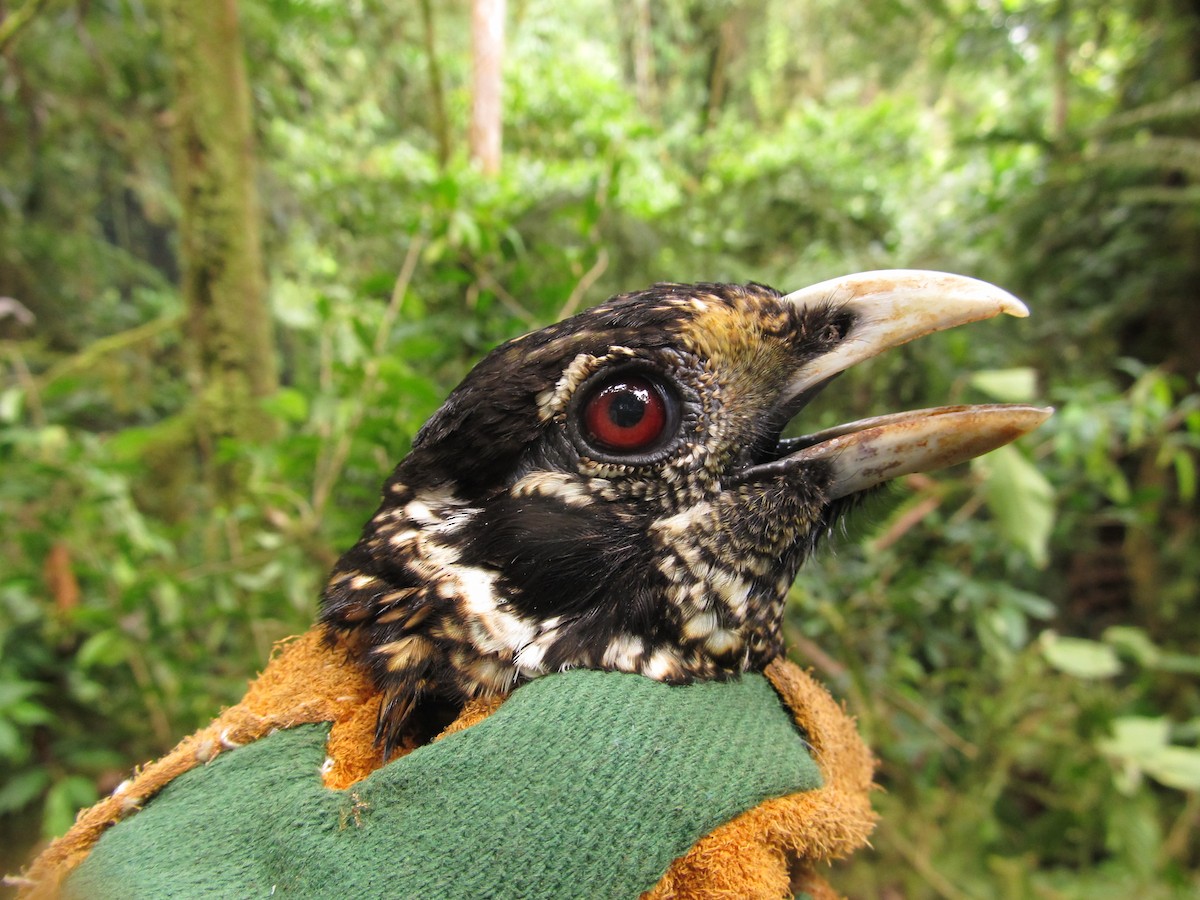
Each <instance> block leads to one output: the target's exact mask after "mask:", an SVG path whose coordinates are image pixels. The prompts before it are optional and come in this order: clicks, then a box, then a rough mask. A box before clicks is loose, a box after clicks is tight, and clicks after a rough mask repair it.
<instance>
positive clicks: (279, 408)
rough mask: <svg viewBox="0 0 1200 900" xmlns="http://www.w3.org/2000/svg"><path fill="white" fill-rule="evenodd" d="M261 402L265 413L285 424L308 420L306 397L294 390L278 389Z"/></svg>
mask: <svg viewBox="0 0 1200 900" xmlns="http://www.w3.org/2000/svg"><path fill="white" fill-rule="evenodd" d="M261 402H262V407H263V410H264V411H265V412H267V413H269V414H270V415H273V416H275V417H276V418H279V419H283V420H284V421H285V422H292V423H297V422H304V421H307V420H308V397H307V395H305V394H303V393H301V392H300V391H298V390H296V389H295V388H287V387H285V388H280V389H279V390H278V391H276V392H275V393H274V394H272V395H271V396H270V397H267V398H265V399H263V400H262V401H261Z"/></svg>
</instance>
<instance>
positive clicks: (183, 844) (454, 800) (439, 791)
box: [64, 670, 821, 900]
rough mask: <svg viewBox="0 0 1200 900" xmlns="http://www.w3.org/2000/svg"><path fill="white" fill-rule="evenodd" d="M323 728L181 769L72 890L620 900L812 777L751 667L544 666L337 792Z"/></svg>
mask: <svg viewBox="0 0 1200 900" xmlns="http://www.w3.org/2000/svg"><path fill="white" fill-rule="evenodd" d="M327 732H328V727H327V726H325V725H306V726H300V727H297V728H293V729H290V730H287V731H280V732H277V733H275V734H272V735H270V736H268V737H265V738H263V739H261V740H258V741H256V742H254V743H252V744H249V745H247V746H245V747H241V748H239V749H237V750H235V751H233V752H229V753H225V754H222V755H221V756H218V757H217V758H216V759H215V760H214V761H213V762H212V763H210V764H209V765H207V766H204V767H201V768H197V769H193V770H192V771H189V772H187V773H185V774H183V775H181V776H180V777H178V778H176V779H175V780H174V781H173V782H171V783H170V784H169V785H168V786H167V787H166V788H165V789H164V790H163V791H162V793H160V794H159V795H158V796H156V797H155V798H154V799H153V800H152V801H151V802H150V803H149V804H148V805H147V807H146V808H145V809H144V810H142V811H141V812H139V813H137V814H136V815H134V816H132V817H131V818H129V819H127V820H125V821H124V822H121V823H120V824H118V825H116V826H114V827H113V828H111V829H110V830H109V831H108V832H106V833H105V834H104V836H103V837H102V838H101V839H100V841H99V843H98V844H97V845H96V847H95V848H94V849H93V850H92V852H91V854H90V855H89V856H88V857H87V859H85V860H84V862H83V863H82V864H81V865H80V866H79V868H78V869H76V870H75V872H74V873H73V874H72V875H71V877H70V878H69V880H68V881H67V883H66V885H65V890H64V896H66V897H70V898H80V900H83V898H87V900H103V898H109V897H113V898H115V897H121V898H148V897H155V898H159V897H238V898H242V897H255V896H263V897H265V896H279V895H281V894H282V895H286V894H291V895H292V896H297V897H339V898H343V897H398V898H404V897H414V898H416V897H421V898H424V897H439V898H479V897H492V896H494V897H502V898H547V900H549V898H561V897H592V898H607V897H612V898H631V897H636V896H638V894H640V893H641V892H643V891H645V890H648V889H650V888H651V887H653V886H654V885H655V883H656V882H657V881H658V880H659V878H661V877H662V875H663V873H664V872H665V871H666V869H667V867H668V866H669V865H670V863H671V861H672V860H673V859H675V858H676V857H677V856H680V855H681V854H683V853H685V852H687V850H688V849H689V848H690V847H691V846H692V845H693V844H694V843H695V842H696V841H697V840H698V839H699V838H700V837H702V836H703V835H705V834H707V833H708V832H709V831H711V830H712V829H713V828H715V827H717V826H718V825H720V824H721V823H723V822H726V821H728V820H730V819H732V818H733V817H735V816H737V815H738V814H739V813H741V812H743V811H745V810H747V809H750V808H752V807H754V806H756V805H757V804H759V803H760V802H762V801H763V800H766V799H769V798H771V797H777V796H782V795H784V794H790V793H795V792H800V791H807V790H811V789H814V788H817V787H819V786H820V785H821V776H820V773H819V771H818V769H817V767H816V765H815V763H814V762H813V760H812V758H811V756H810V755H809V752H808V745H807V744H806V743H805V741H804V738H803V735H801V734H800V732H799V731H798V730H797V728H796V727H795V725H794V724H793V722H792V717H791V715H790V714H789V712H788V711H787V710H786V709H785V708H784V707H783V705H782V704H781V703H780V701H779V699H778V697H777V695H776V694H775V691H774V690H773V689H772V688H771V686H770V684H769V683H768V682H767V681H766V679H765V678H763V677H762V676H759V675H748V676H744V677H743V678H742V679H741V680H739V681H733V682H726V683H706V684H696V685H690V686H687V687H672V686H668V685H664V684H660V683H658V682H655V681H652V680H650V679H647V678H643V677H641V676H638V675H625V674H618V673H605V672H593V671H584V670H576V671H570V672H565V673H561V674H557V675H550V676H546V677H543V678H539V679H537V680H535V681H532V682H530V683H529V684H527V685H525V686H523V687H521V688H520V689H519V690H517V691H516V692H515V693H514V694H513V695H512V697H511V698H510V699H509V700H508V701H506V702H505V703H504V705H503V706H501V707H500V709H499V710H498V711H497V712H495V713H494V714H493V715H491V716H490V717H488V718H487V719H485V720H484V721H482V722H480V723H478V724H476V725H474V726H472V727H471V728H468V729H466V730H465V731H461V732H457V733H455V734H451V735H448V736H447V737H445V738H443V739H442V740H440V741H437V742H435V743H433V744H430V745H428V746H425V747H421V748H419V749H417V750H415V751H414V752H413V753H411V754H409V755H408V756H405V757H403V758H401V759H399V760H396V761H394V762H392V763H390V764H388V765H386V766H384V767H383V768H381V769H379V770H377V771H376V772H374V773H373V774H372V775H370V776H369V777H368V778H366V779H365V780H363V781H361V782H359V783H358V784H356V785H354V786H353V787H351V788H349V789H348V790H345V791H331V790H329V789H327V788H325V787H324V786H323V785H322V783H321V779H320V767H321V764H322V762H323V761H324V758H325V737H326V734H327Z"/></svg>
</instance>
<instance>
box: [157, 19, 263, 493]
mask: <svg viewBox="0 0 1200 900" xmlns="http://www.w3.org/2000/svg"><path fill="white" fill-rule="evenodd" d="M163 17H164V20H163V25H164V28H163V31H164V35H165V38H166V42H167V47H168V50H169V52H170V56H171V64H172V81H173V86H174V90H175V104H174V122H173V126H174V127H173V167H174V180H175V187H176V192H177V194H178V196H179V200H180V206H181V219H180V256H181V264H182V271H183V281H182V292H183V298H184V303H185V306H186V309H187V336H186V337H187V345H188V349H189V352H190V353H191V357H192V362H193V366H194V372H193V377H194V379H195V382H194V384H195V390H196V393H197V398H196V399H197V408H196V411H197V425H198V434H199V436H200V445H201V449H202V451H203V455H204V458H205V460H206V461H207V462H208V463H209V465H210V466H211V468H210V470H209V472H210V475H211V476H212V482H213V487H214V488H216V491H217V494H218V496H221V497H229V496H232V495H234V494H235V493H236V491H237V489H238V487H239V486H240V484H241V482H242V478H243V475H244V471H243V466H241V465H239V464H237V463H236V462H217V460H218V459H223V458H228V456H229V455H228V454H217V453H216V452H215V451H216V449H217V445H218V444H219V443H220V442H221V441H223V440H225V439H233V440H235V441H256V440H260V439H262V438H264V437H266V436H268V434H269V432H270V419H269V418H268V417H266V416H265V415H264V414H263V413H262V411H261V409H260V408H259V405H258V400H259V399H260V398H262V397H264V396H266V395H268V394H270V393H272V392H273V391H274V390H275V388H276V384H277V382H276V371H275V358H274V351H273V341H272V335H271V320H270V313H269V310H268V306H267V296H266V278H265V274H264V267H263V258H262V237H261V230H260V229H261V211H260V207H259V198H258V191H257V187H256V184H255V155H254V136H253V132H252V130H251V113H250V89H249V85H248V82H247V78H246V67H245V60H244V58H243V49H242V40H241V34H240V31H239V28H238V13H237V5H236V2H235V0H213V2H210V3H197V2H195V0H164V3H163Z"/></svg>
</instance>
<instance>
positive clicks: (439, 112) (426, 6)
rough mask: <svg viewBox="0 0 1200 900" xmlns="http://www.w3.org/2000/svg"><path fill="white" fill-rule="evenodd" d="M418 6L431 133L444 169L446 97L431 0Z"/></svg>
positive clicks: (447, 127)
mask: <svg viewBox="0 0 1200 900" xmlns="http://www.w3.org/2000/svg"><path fill="white" fill-rule="evenodd" d="M420 6H421V24H422V26H423V32H424V37H425V70H426V72H427V73H428V75H429V103H430V106H432V108H433V109H432V114H433V133H434V137H435V138H436V139H437V148H438V165H439V166H441V168H443V169H444V168H446V163H448V162H449V161H450V125H449V118H448V117H447V115H446V97H445V93H444V92H443V91H442V68H441V66H439V65H438V56H437V35H436V33H435V31H434V19H433V6H432V0H420Z"/></svg>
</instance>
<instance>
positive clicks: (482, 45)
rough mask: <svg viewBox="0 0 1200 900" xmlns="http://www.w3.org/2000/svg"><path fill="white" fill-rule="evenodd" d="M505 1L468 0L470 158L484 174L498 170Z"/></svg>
mask: <svg viewBox="0 0 1200 900" xmlns="http://www.w3.org/2000/svg"><path fill="white" fill-rule="evenodd" d="M504 3H505V0H472V3H471V56H472V59H473V61H474V94H473V101H472V104H471V132H470V145H471V159H473V160H475V162H476V163H478V165H479V167H480V168H481V169H482V170H483V172H484V174H486V175H495V174H497V173H498V172H499V171H500V145H501V124H502V117H501V105H500V93H501V86H502V84H503V76H502V72H501V70H502V67H503V63H504Z"/></svg>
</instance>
